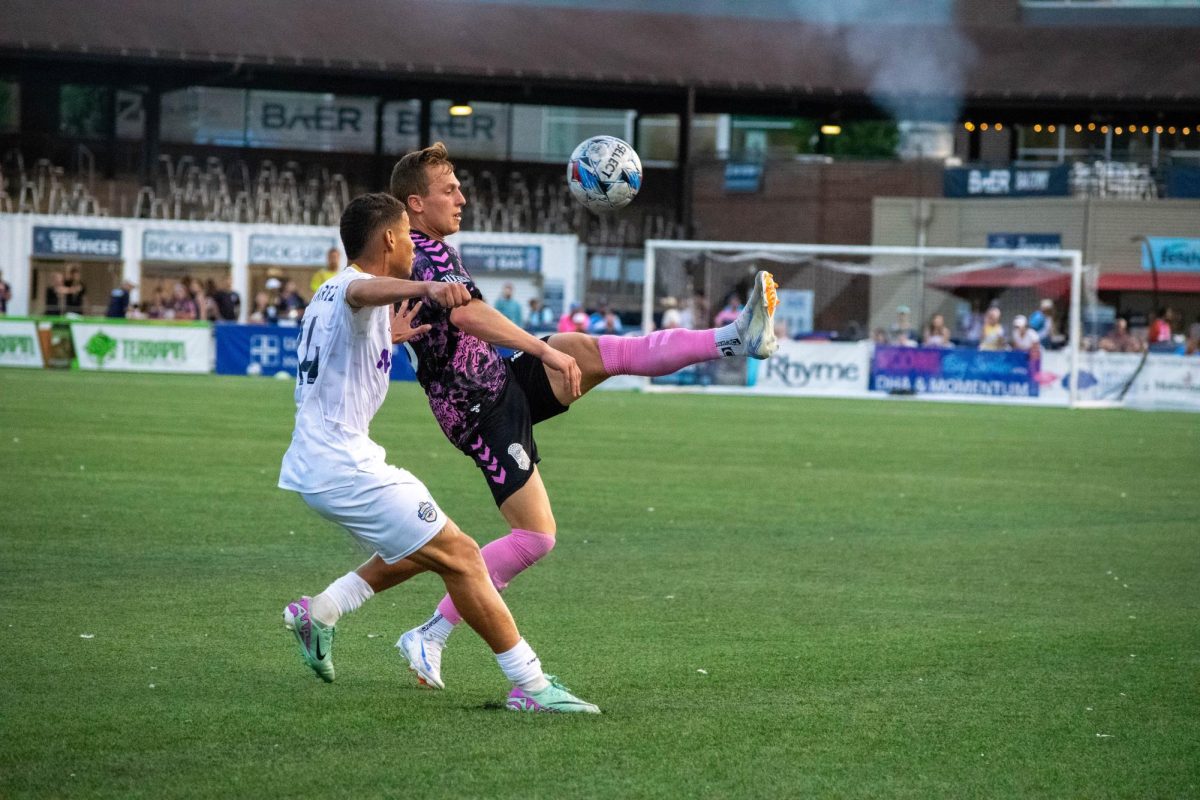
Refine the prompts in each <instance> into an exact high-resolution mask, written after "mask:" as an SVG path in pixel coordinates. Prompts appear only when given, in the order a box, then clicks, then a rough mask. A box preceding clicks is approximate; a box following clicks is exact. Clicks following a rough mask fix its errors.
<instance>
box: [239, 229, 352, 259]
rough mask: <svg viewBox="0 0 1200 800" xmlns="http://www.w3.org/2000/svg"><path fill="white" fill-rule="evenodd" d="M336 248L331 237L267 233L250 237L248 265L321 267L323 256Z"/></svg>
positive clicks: (335, 241)
mask: <svg viewBox="0 0 1200 800" xmlns="http://www.w3.org/2000/svg"><path fill="white" fill-rule="evenodd" d="M336 247H337V240H336V239H335V238H334V237H332V236H278V235H275V234H269V233H254V234H251V235H250V263H251V264H274V265H276V266H280V267H321V266H324V265H325V256H326V254H327V253H328V252H329V251H330V249H332V248H336Z"/></svg>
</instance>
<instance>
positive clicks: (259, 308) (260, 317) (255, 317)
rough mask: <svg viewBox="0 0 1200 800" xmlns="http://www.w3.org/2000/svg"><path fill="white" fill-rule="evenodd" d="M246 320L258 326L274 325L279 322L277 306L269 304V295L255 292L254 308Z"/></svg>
mask: <svg viewBox="0 0 1200 800" xmlns="http://www.w3.org/2000/svg"><path fill="white" fill-rule="evenodd" d="M272 280H274V279H272ZM267 282H268V283H270V281H267ZM248 319H249V321H250V322H254V323H257V324H259V325H274V324H275V323H277V322H279V306H277V305H276V304H275V303H272V302H271V295H270V293H268V292H257V293H256V294H255V295H254V308H253V309H251V311H250V316H249V318H248Z"/></svg>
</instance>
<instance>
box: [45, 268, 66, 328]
mask: <svg viewBox="0 0 1200 800" xmlns="http://www.w3.org/2000/svg"><path fill="white" fill-rule="evenodd" d="M45 306H46V307H45V309H44V310H43V313H44V314H45V315H46V316H48V317H58V316H62V313H63V309H64V308H65V307H66V290H65V289H64V288H63V274H62V273H61V272H57V271H56V272H51V273H50V285H48V286H47V287H46V304H45Z"/></svg>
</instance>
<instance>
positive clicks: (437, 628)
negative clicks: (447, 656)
mask: <svg viewBox="0 0 1200 800" xmlns="http://www.w3.org/2000/svg"><path fill="white" fill-rule="evenodd" d="M419 630H420V631H421V635H422V636H424V637H426V638H428V639H433V640H434V641H436V642H438V643H440V644H441V645H442V646H443V647H445V646H446V642H447V641H449V639H450V634H452V633H454V623H453V622H451V621H450V620H448V619H446V618H445V617H443V616H442V615H441V614H436V613H435V614H434V615H433V616H432V617H430V618H429V619H427V620H426V621H425V624H424V625H422V626H421V627H420V628H419Z"/></svg>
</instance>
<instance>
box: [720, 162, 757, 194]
mask: <svg viewBox="0 0 1200 800" xmlns="http://www.w3.org/2000/svg"><path fill="white" fill-rule="evenodd" d="M762 174H763V168H762V164H759V163H756V162H746V161H727V162H725V191H727V192H757V191H758V190H759V189H761V188H762Z"/></svg>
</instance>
